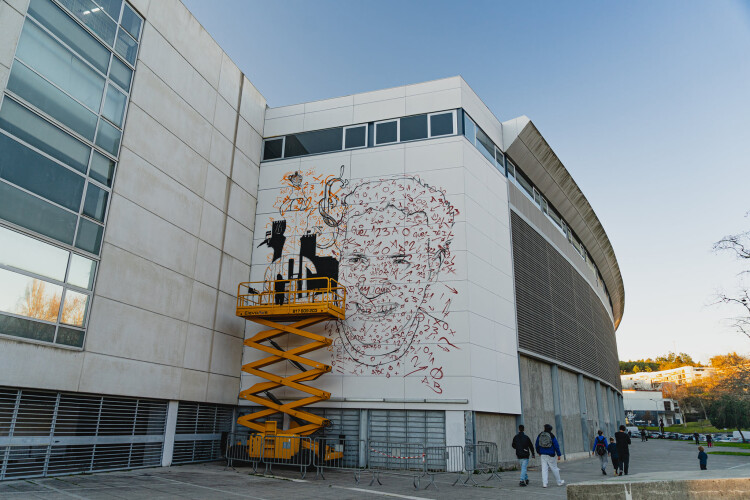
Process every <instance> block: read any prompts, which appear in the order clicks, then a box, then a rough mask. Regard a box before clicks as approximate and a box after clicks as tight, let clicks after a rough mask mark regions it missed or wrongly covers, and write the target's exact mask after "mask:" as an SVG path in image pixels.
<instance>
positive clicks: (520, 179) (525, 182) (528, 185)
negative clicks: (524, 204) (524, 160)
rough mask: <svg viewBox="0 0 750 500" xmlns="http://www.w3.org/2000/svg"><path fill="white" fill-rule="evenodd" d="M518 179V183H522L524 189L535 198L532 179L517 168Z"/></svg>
mask: <svg viewBox="0 0 750 500" xmlns="http://www.w3.org/2000/svg"><path fill="white" fill-rule="evenodd" d="M516 180H517V181H518V184H520V185H521V187H522V188H523V189H524V191H526V193H527V194H528V195H529V196H531V198H532V199H533V198H534V187H533V186H532V185H531V181H529V180H528V179H527V178H526V176H525V175H523V174H522V173H521V172H520V170H516Z"/></svg>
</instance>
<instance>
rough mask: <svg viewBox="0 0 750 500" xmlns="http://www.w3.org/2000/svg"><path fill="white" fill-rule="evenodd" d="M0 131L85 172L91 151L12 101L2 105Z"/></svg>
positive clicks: (6, 101)
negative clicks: (8, 133)
mask: <svg viewBox="0 0 750 500" xmlns="http://www.w3.org/2000/svg"><path fill="white" fill-rule="evenodd" d="M0 127H2V128H3V129H5V130H7V131H8V132H10V133H11V134H13V135H15V136H16V137H18V138H19V139H21V140H23V141H26V142H28V143H29V144H31V145H32V146H34V147H36V148H37V149H39V150H41V151H44V152H45V153H47V154H48V155H50V156H52V157H54V158H57V159H58V160H60V161H61V162H63V163H65V164H66V165H70V166H71V167H73V168H75V169H76V170H78V171H80V172H86V163H87V162H88V158H89V152H90V151H91V148H89V147H88V146H86V145H85V144H83V143H82V142H80V141H78V140H77V139H74V138H73V137H72V136H71V135H68V134H66V133H65V132H63V131H62V130H60V129H59V128H57V127H55V126H54V125H52V124H51V123H49V122H48V121H47V120H45V119H44V118H42V117H40V116H39V115H37V114H36V113H33V112H31V111H29V110H28V109H26V108H25V107H23V106H21V105H20V104H18V103H17V102H16V101H14V100H12V99H8V98H6V99H5V100H4V101H3V107H2V110H0Z"/></svg>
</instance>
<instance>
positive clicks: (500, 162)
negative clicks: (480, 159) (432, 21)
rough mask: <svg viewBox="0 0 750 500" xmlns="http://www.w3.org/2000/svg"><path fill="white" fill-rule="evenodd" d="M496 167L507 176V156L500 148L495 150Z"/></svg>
mask: <svg viewBox="0 0 750 500" xmlns="http://www.w3.org/2000/svg"><path fill="white" fill-rule="evenodd" d="M495 166H496V167H497V169H498V170H499V171H501V172H502V173H503V175H505V155H504V154H503V153H502V152H501V151H500V150H499V149H498V148H495Z"/></svg>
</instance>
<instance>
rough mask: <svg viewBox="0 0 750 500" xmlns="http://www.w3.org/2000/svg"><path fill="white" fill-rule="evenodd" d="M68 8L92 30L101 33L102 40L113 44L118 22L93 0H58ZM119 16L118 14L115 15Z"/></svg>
mask: <svg viewBox="0 0 750 500" xmlns="http://www.w3.org/2000/svg"><path fill="white" fill-rule="evenodd" d="M58 1H59V2H60V3H61V4H62V5H64V6H65V7H67V8H68V10H69V11H70V12H72V13H73V14H74V15H75V16H76V17H77V18H78V19H80V20H81V22H82V23H83V24H85V25H86V26H88V27H89V28H90V29H91V31H93V32H94V33H96V34H97V35H99V36H100V37H101V38H102V40H104V41H105V42H107V43H108V44H109V45H112V44H113V43H114V41H115V30H116V29H117V23H115V22H114V21H113V20H112V19H110V18H109V17H108V16H107V14H106V13H105V12H104V11H103V10H102V9H101V8H100V7H99V6H98V5H96V4H95V3H94V2H92V1H91V0H58ZM114 17H115V18H117V16H114Z"/></svg>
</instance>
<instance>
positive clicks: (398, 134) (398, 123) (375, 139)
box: [372, 117, 429, 147]
mask: <svg viewBox="0 0 750 500" xmlns="http://www.w3.org/2000/svg"><path fill="white" fill-rule="evenodd" d="M391 122H396V140H395V141H391V142H383V143H380V144H378V125H381V124H383V123H391ZM428 124H429V121H428ZM372 128H373V129H374V130H373V141H372V145H373V147H378V146H388V145H390V144H398V143H399V142H401V117H399V118H389V119H388V120H380V121H377V122H374V123H373V125H372Z"/></svg>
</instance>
